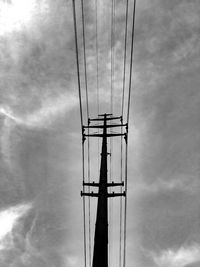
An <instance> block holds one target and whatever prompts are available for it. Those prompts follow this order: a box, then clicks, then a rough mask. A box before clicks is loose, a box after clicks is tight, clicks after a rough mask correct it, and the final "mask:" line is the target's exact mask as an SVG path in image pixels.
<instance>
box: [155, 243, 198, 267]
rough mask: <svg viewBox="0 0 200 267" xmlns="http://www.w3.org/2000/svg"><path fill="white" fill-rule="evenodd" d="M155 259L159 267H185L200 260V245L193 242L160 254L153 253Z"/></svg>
mask: <svg viewBox="0 0 200 267" xmlns="http://www.w3.org/2000/svg"><path fill="white" fill-rule="evenodd" d="M152 258H153V261H154V262H155V263H156V265H157V266H159V267H184V266H187V265H189V264H193V263H197V262H200V245H199V244H193V245H191V246H187V247H184V246H183V247H180V248H179V249H178V250H172V249H168V250H164V251H162V252H161V253H160V254H159V255H157V254H154V253H153V254H152Z"/></svg>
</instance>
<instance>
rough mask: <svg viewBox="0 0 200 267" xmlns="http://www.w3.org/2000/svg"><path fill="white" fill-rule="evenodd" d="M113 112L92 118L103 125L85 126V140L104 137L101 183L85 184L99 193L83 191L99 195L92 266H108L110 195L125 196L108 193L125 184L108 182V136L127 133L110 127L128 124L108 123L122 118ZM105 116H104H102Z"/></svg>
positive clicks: (87, 194)
mask: <svg viewBox="0 0 200 267" xmlns="http://www.w3.org/2000/svg"><path fill="white" fill-rule="evenodd" d="M111 115H112V114H103V115H99V118H97V119H90V120H89V123H90V122H91V121H103V125H94V126H89V125H88V126H84V128H83V140H85V138H86V137H89V136H90V137H102V138H103V140H102V150H101V166H100V178H99V183H95V182H93V183H84V186H94V187H98V188H99V190H98V193H93V192H91V193H85V192H84V193H83V192H81V195H82V196H90V197H98V204H97V215H96V226H95V236H94V250H93V263H92V267H108V197H117V196H125V192H123V193H114V192H113V193H108V187H111V186H123V185H124V183H123V182H122V183H114V182H112V183H108V181H107V180H108V178H107V173H108V168H107V156H108V153H107V137H113V136H121V135H124V137H125V139H126V133H115V134H113V133H107V129H108V128H113V127H122V126H126V125H124V124H110V125H108V124H107V121H111V120H116V119H121V117H111ZM102 117H103V118H102ZM85 128H99V129H102V130H103V132H102V133H98V134H88V135H87V134H84V129H85Z"/></svg>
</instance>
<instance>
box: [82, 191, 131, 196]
mask: <svg viewBox="0 0 200 267" xmlns="http://www.w3.org/2000/svg"><path fill="white" fill-rule="evenodd" d="M82 196H88V197H100V196H101V195H100V194H99V193H94V192H91V193H85V192H83V191H81V197H82ZM106 196H107V197H125V196H126V192H125V191H124V192H123V193H115V192H112V193H107V194H106Z"/></svg>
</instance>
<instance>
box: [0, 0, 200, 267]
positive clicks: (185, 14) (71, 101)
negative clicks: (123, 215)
mask: <svg viewBox="0 0 200 267" xmlns="http://www.w3.org/2000/svg"><path fill="white" fill-rule="evenodd" d="M85 2H86V1H85ZM76 3H77V25H78V38H79V55H80V64H81V69H80V70H81V77H82V79H81V85H82V88H84V79H83V73H84V72H83V71H84V69H83V49H82V39H81V38H82V37H81V13H80V1H76ZM123 3H124V2H123V1H121V0H116V14H115V22H116V23H115V38H114V43H113V51H114V53H115V70H114V72H115V77H114V92H113V99H114V100H113V104H114V105H113V110H114V114H116V115H118V114H119V112H120V109H119V107H120V99H121V88H122V73H123V69H122V66H123V48H124V46H123V36H124V32H123V29H124V14H125V13H124V11H125V9H124V5H123ZM132 6H133V1H130V8H129V14H130V15H131V10H132ZM110 8H111V4H110V3H109V1H106V0H103V1H98V36H99V38H98V43H99V88H100V90H99V91H100V112H107V111H109V108H108V107H109V101H110V100H109V99H110V93H109V92H110V59H111V51H110V36H111V34H110V33H111V32H110V24H111V18H110ZM199 12H200V2H199V1H198V0H190V1H188V0H151V1H148V0H137V5H136V21H135V41H134V61H133V84H132V95H131V109H130V122H129V148H128V152H129V154H128V218H127V257H126V262H127V267H129V266H134V267H145V266H149V267H196V266H199V264H200V235H199V230H200V224H199V218H200V198H199V193H200V180H199V171H200V168H199V162H200V145H199V141H200V131H199V130H200V120H199V112H200V110H199V109H200V105H199V104H200V103H199V102H200V90H199V88H200V78H199V71H200V61H199V56H200V37H199V33H200V26H199V25H200V18H199ZM85 19H86V53H87V66H88V90H89V104H90V112H91V116H93V117H94V116H96V115H97V112H96V57H95V47H96V39H95V27H96V25H95V6H94V3H93V1H87V2H86V3H85ZM129 22H130V21H129ZM129 25H130V24H129ZM128 41H129V44H130V27H129V29H128ZM128 58H129V59H130V46H129V47H128ZM75 59H76V58H75V43H74V31H73V17H72V3H71V1H70V0H40V1H39V0H0V61H1V64H0V76H1V78H0V129H1V130H0V176H1V179H0V193H1V194H0V229H1V230H0V265H1V266H2V267H4V266H5V267H7V266H11V267H23V266H24V267H36V266H37V267H46V266H48V267H54V266H56V267H79V266H83V265H84V261H83V225H82V222H83V214H82V199H81V197H80V190H81V185H82V165H81V164H82V158H81V132H80V116H79V102H78V87H77V73H76V61H75ZM127 66H128V63H127ZM127 77H128V71H127ZM126 87H127V85H126ZM83 107H84V115H85V108H86V105H85V95H84V94H83ZM85 119H86V118H85V117H84V121H85ZM114 149H115V148H114ZM116 151H117V148H116ZM92 153H93V154H92V155H96V154H95V153H96V151H95V149H94V151H93V152H92ZM93 158H95V157H92V160H93V161H92V168H93V173H94V175H97V174H98V170H97V168H96V167H95V166H96V165H97V164H96V163H95V160H96V159H93ZM113 168H114V169H117V166H116V164H115V165H114V166H113ZM115 173H116V174H117V171H115ZM113 205H114V204H113ZM94 207H95V202H94ZM93 209H94V208H93ZM113 225H115V221H114V220H113ZM112 237H113V236H112ZM116 242H117V241H116V240H114V239H113V241H112V244H113V246H114V247H115V246H117V245H116ZM114 258H116V257H114V256H113V257H112V258H111V263H110V265H111V266H116V262H114Z"/></svg>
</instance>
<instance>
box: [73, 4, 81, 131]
mask: <svg viewBox="0 0 200 267" xmlns="http://www.w3.org/2000/svg"><path fill="white" fill-rule="evenodd" d="M72 6H73V18H74V35H75V46H76V66H77V76H78V92H79V105H80V118H81V129H82V126H83V110H82V100H81V82H80V69H79V55H78V37H77V25H76V6H75V0H72Z"/></svg>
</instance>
